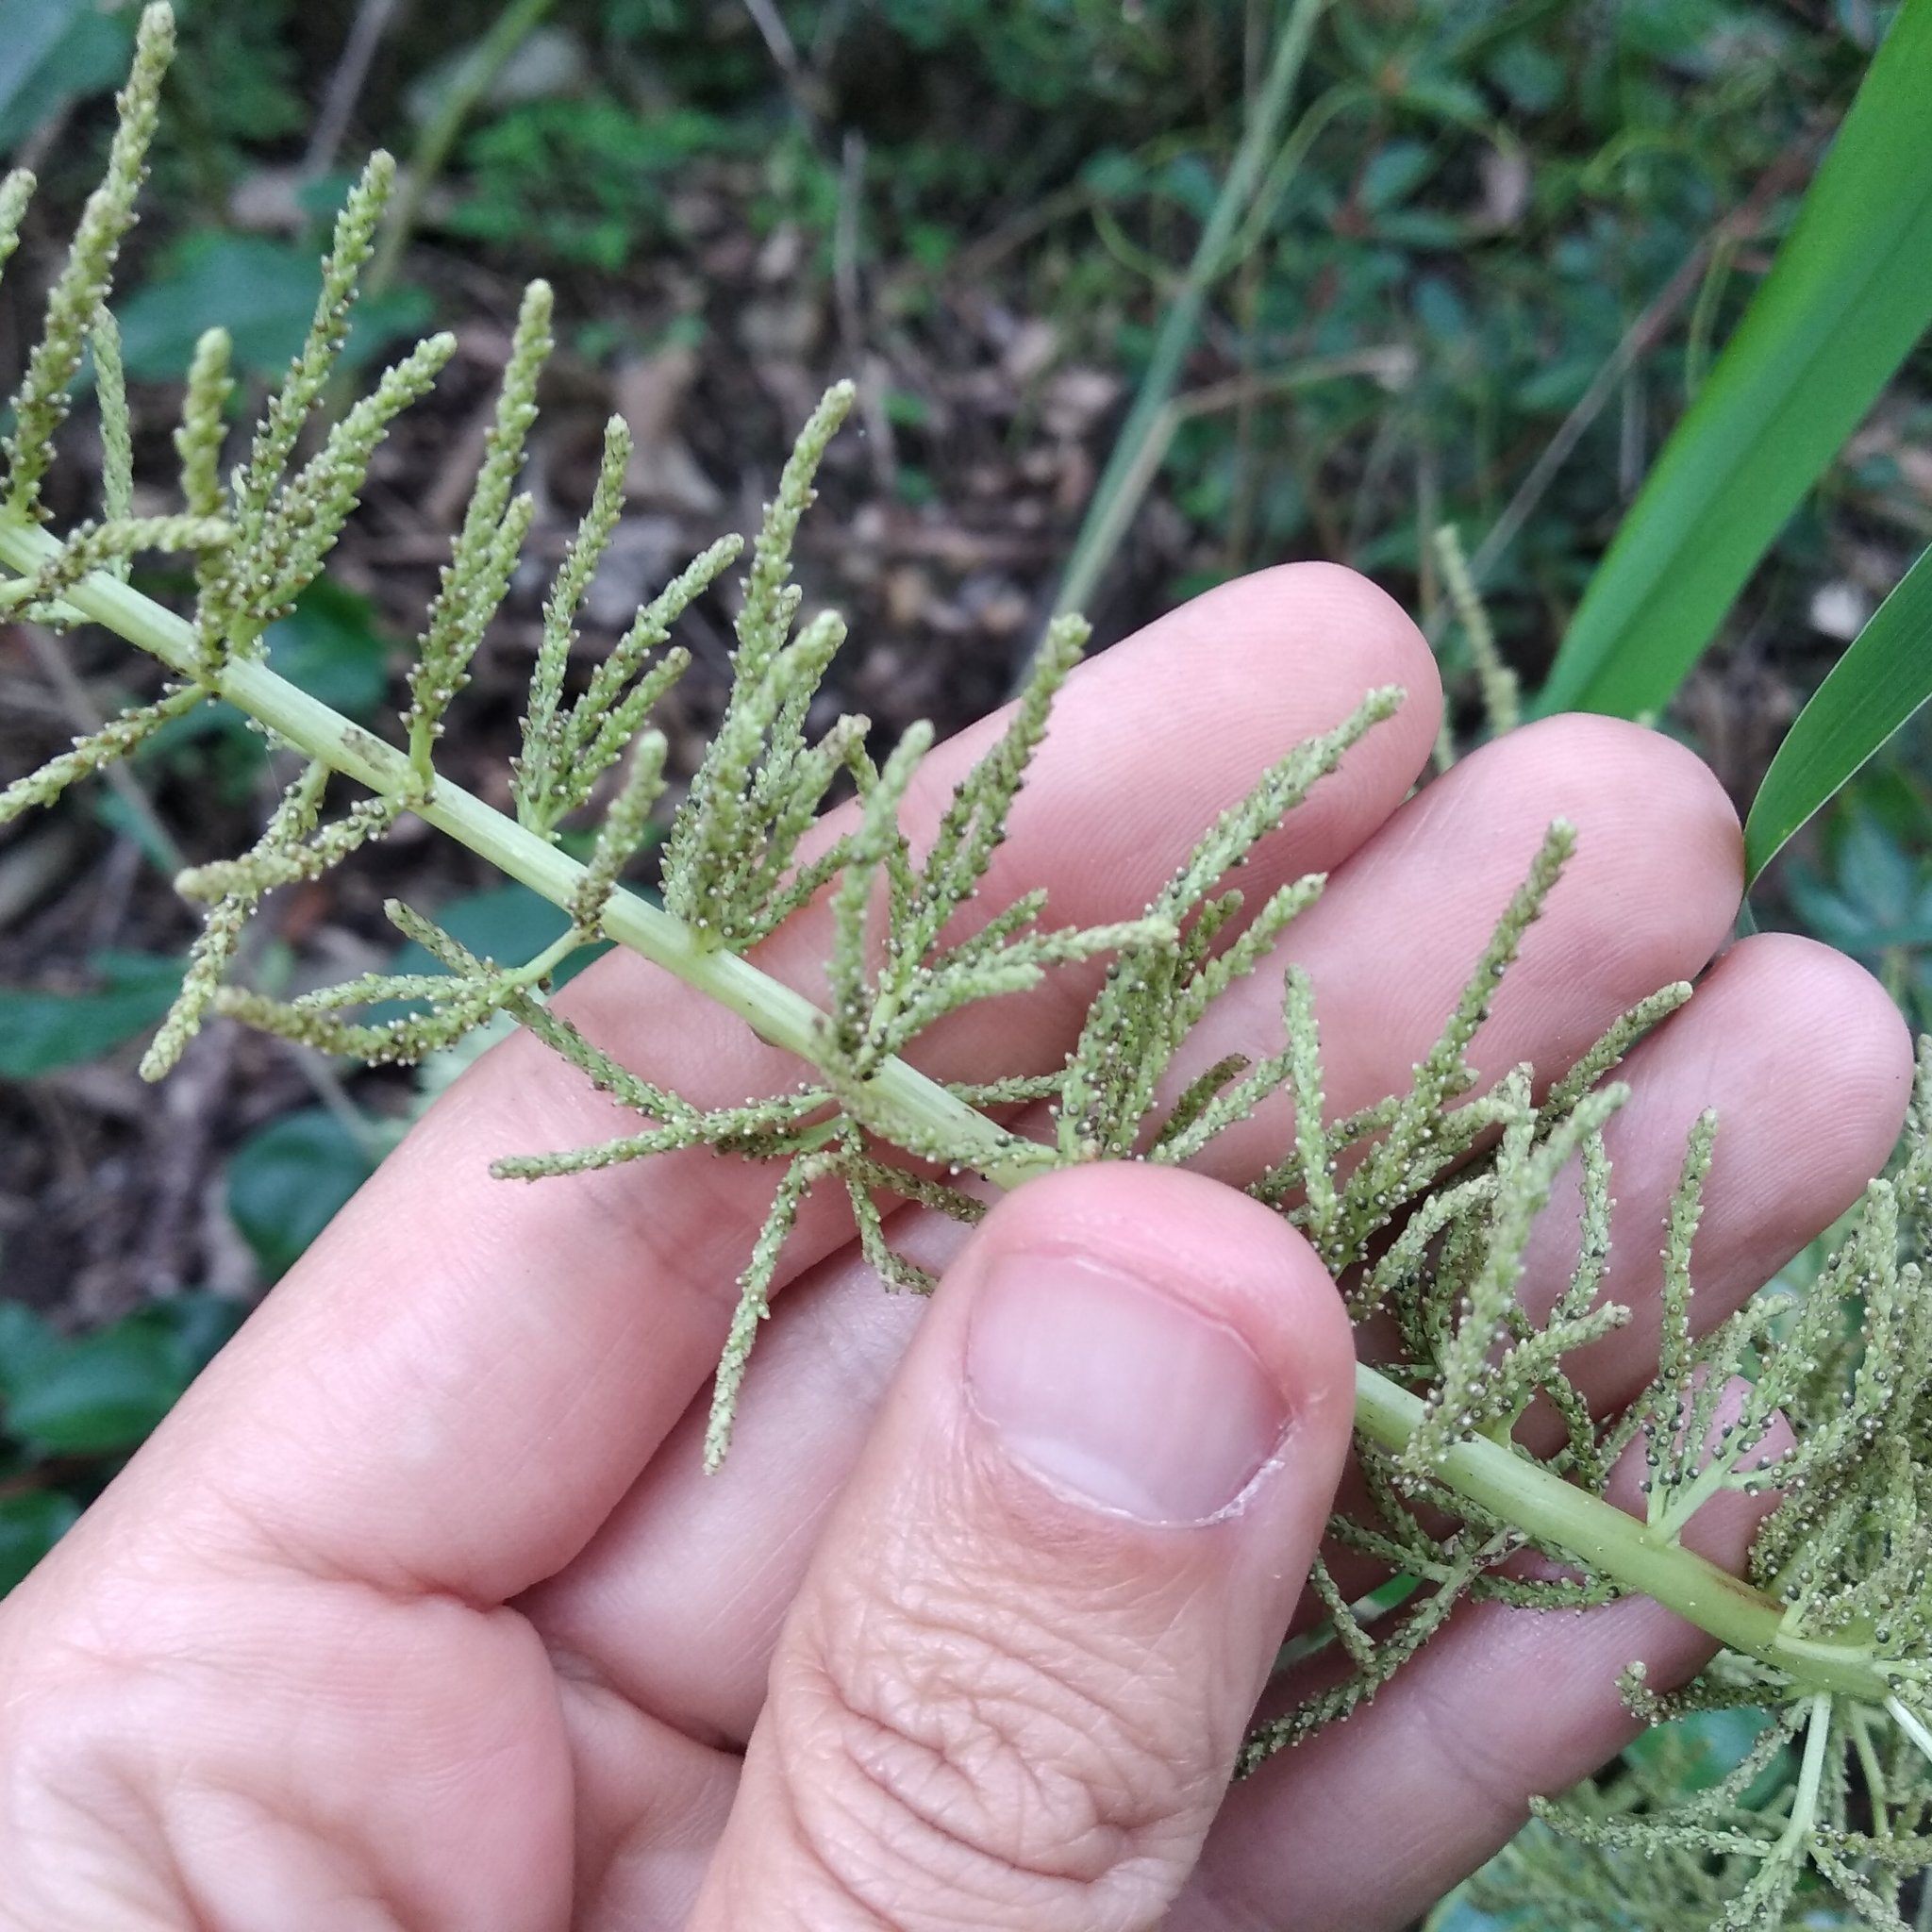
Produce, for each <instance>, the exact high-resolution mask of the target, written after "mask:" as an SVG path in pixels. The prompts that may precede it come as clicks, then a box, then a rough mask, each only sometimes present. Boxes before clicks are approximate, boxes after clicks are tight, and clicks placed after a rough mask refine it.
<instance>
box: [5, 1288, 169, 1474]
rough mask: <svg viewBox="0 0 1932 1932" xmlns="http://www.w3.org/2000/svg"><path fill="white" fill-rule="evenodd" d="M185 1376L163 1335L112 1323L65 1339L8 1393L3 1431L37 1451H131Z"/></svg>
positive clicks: (153, 1329)
mask: <svg viewBox="0 0 1932 1932" xmlns="http://www.w3.org/2000/svg"><path fill="white" fill-rule="evenodd" d="M188 1380H189V1377H188V1375H187V1374H184V1373H183V1365H182V1361H181V1357H180V1354H179V1351H178V1350H177V1349H176V1348H175V1346H174V1345H173V1343H172V1341H171V1339H170V1338H169V1337H168V1336H167V1335H166V1334H164V1333H162V1332H161V1331H160V1330H159V1329H158V1328H156V1327H153V1326H150V1325H146V1324H137V1323H135V1322H132V1321H127V1322H117V1323H116V1324H114V1325H113V1326H112V1327H110V1328H104V1329H102V1330H101V1331H100V1332H99V1333H98V1334H95V1335H89V1336H84V1337H83V1338H82V1339H81V1340H79V1341H71V1342H68V1343H66V1344H65V1345H64V1346H63V1347H62V1348H61V1349H60V1350H59V1352H58V1354H56V1355H55V1356H54V1357H52V1358H51V1359H50V1360H48V1361H46V1362H43V1363H42V1365H41V1367H40V1368H39V1369H38V1371H37V1372H36V1373H35V1374H33V1375H32V1376H30V1377H29V1378H28V1379H27V1380H26V1382H25V1384H24V1385H23V1386H21V1387H19V1388H17V1389H14V1390H11V1391H8V1399H7V1407H6V1414H5V1421H6V1425H7V1431H8V1434H9V1435H11V1436H14V1437H17V1438H18V1439H19V1440H20V1441H23V1442H25V1443H26V1444H27V1446H28V1447H29V1448H31V1449H32V1450H34V1451H35V1452H36V1453H37V1454H39V1455H42V1456H106V1455H110V1454H113V1453H114V1452H116V1451H120V1450H127V1449H133V1448H134V1447H136V1446H137V1445H138V1444H139V1443H140V1442H142V1441H143V1440H144V1439H145V1438H146V1436H147V1434H148V1432H149V1431H150V1430H151V1429H152V1428H153V1427H154V1425H155V1424H157V1423H158V1422H159V1421H160V1419H161V1418H162V1417H163V1416H164V1415H166V1414H167V1412H168V1411H169V1409H171V1408H172V1407H174V1406H175V1401H176V1400H177V1399H178V1398H179V1396H180V1394H181V1391H182V1390H184V1389H185V1388H186V1387H187V1386H188Z"/></svg>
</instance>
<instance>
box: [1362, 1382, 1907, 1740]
mask: <svg viewBox="0 0 1932 1932" xmlns="http://www.w3.org/2000/svg"><path fill="white" fill-rule="evenodd" d="M1423 1415H1424V1404H1423V1402H1422V1399H1421V1397H1419V1396H1416V1395H1412V1394H1411V1393H1410V1392H1409V1391H1407V1390H1406V1389H1402V1388H1398V1387H1397V1386H1396V1384H1394V1383H1393V1382H1391V1381H1390V1380H1389V1378H1388V1377H1387V1376H1386V1375H1382V1374H1377V1372H1376V1371H1375V1370H1374V1369H1372V1368H1370V1367H1368V1366H1367V1365H1366V1364H1365V1363H1357V1366H1356V1407H1355V1422H1356V1427H1357V1428H1358V1429H1359V1430H1360V1431H1361V1432H1362V1434H1363V1435H1365V1436H1366V1437H1368V1439H1369V1440H1370V1441H1372V1442H1374V1443H1375V1444H1376V1445H1377V1446H1378V1447H1380V1448H1383V1449H1386V1450H1388V1451H1390V1452H1391V1454H1394V1455H1400V1454H1401V1453H1402V1452H1403V1451H1404V1450H1406V1449H1407V1447H1408V1444H1409V1441H1410V1439H1411V1438H1412V1437H1413V1435H1414V1434H1415V1432H1416V1430H1417V1429H1418V1428H1420V1427H1421V1426H1422V1421H1423ZM1432 1474H1434V1475H1435V1476H1436V1478H1437V1479H1438V1480H1439V1481H1440V1482H1441V1483H1442V1484H1443V1486H1444V1487H1445V1488H1447V1489H1450V1490H1452V1491H1455V1492H1456V1494H1457V1495H1458V1496H1464V1497H1467V1498H1468V1500H1469V1501H1470V1502H1472V1503H1474V1504H1476V1505H1478V1506H1479V1507H1482V1508H1483V1509H1485V1510H1487V1511H1488V1512H1489V1513H1490V1514H1491V1515H1492V1516H1496V1517H1498V1518H1500V1519H1501V1520H1502V1521H1503V1522H1505V1523H1507V1524H1512V1525H1513V1526H1514V1527H1515V1528H1517V1529H1521V1530H1524V1531H1525V1532H1526V1533H1527V1534H1528V1535H1530V1536H1531V1537H1533V1538H1535V1539H1536V1540H1537V1541H1539V1542H1542V1543H1546V1544H1550V1545H1553V1546H1555V1547H1556V1548H1557V1549H1560V1550H1566V1551H1568V1552H1570V1553H1571V1554H1572V1555H1574V1556H1575V1557H1580V1558H1582V1559H1583V1561H1585V1562H1587V1563H1588V1564H1589V1565H1590V1566H1591V1569H1592V1570H1595V1571H1597V1572H1598V1573H1600V1574H1603V1575H1606V1576H1612V1577H1614V1578H1615V1579H1616V1580H1617V1581H1618V1582H1619V1583H1620V1584H1622V1585H1624V1587H1625V1588H1626V1589H1629V1590H1632V1591H1641V1593H1642V1594H1643V1595H1645V1596H1647V1597H1650V1598H1652V1599H1654V1600H1655V1601H1656V1602H1657V1603H1660V1604H1662V1605H1663V1606H1664V1607H1665V1608H1666V1609H1671V1610H1674V1611H1676V1613H1677V1614H1678V1615H1679V1616H1680V1617H1682V1618H1684V1619H1685V1620H1686V1621H1687V1622H1689V1623H1692V1624H1696V1625H1697V1626H1698V1627H1699V1629H1702V1630H1707V1631H1708V1632H1709V1633H1710V1635H1711V1636H1713V1637H1716V1638H1720V1639H1722V1640H1723V1641H1724V1642H1725V1643H1727V1644H1729V1645H1730V1646H1731V1648H1732V1649H1733V1650H1741V1651H1744V1652H1746V1653H1748V1654H1749V1655H1750V1656H1752V1657H1760V1658H1762V1659H1763V1660H1764V1661H1765V1662H1766V1663H1771V1664H1775V1665H1777V1666H1778V1668H1780V1669H1781V1670H1785V1671H1789V1672H1790V1674H1792V1676H1794V1677H1795V1678H1796V1679H1797V1680H1798V1681H1799V1682H1800V1683H1802V1684H1805V1685H1807V1686H1808V1687H1811V1688H1813V1689H1816V1690H1819V1691H1838V1692H1841V1693H1844V1694H1846V1695H1849V1696H1853V1697H1857V1698H1861V1699H1863V1700H1864V1701H1865V1702H1867V1703H1873V1704H1880V1703H1883V1702H1884V1700H1885V1698H1886V1697H1887V1696H1888V1695H1889V1694H1890V1679H1889V1678H1888V1676H1887V1675H1886V1673H1885V1671H1884V1668H1883V1666H1882V1665H1881V1664H1880V1663H1879V1662H1878V1661H1877V1660H1876V1659H1875V1658H1874V1657H1873V1656H1872V1655H1871V1653H1870V1652H1869V1651H1868V1650H1866V1649H1864V1648H1862V1647H1861V1646H1857V1645H1855V1644H1849V1643H1821V1642H1819V1641H1815V1640H1813V1639H1808V1638H1803V1637H1793V1636H1790V1635H1789V1634H1788V1633H1787V1632H1786V1629H1785V1613H1784V1606H1783V1605H1782V1604H1779V1603H1775V1602H1774V1601H1773V1600H1772V1599H1771V1598H1770V1597H1767V1596H1765V1595H1764V1594H1762V1593H1761V1592H1760V1591H1756V1590H1753V1589H1752V1588H1751V1586H1750V1585H1749V1584H1748V1583H1746V1582H1744V1581H1743V1579H1742V1578H1741V1577H1737V1576H1733V1575H1732V1574H1731V1573H1730V1572H1729V1571H1728V1570H1720V1569H1719V1568H1718V1566H1717V1565H1716V1564H1715V1563H1713V1562H1710V1561H1709V1560H1708V1559H1707V1558H1706V1557H1700V1556H1699V1555H1698V1554H1697V1553H1696V1551H1694V1550H1687V1549H1686V1548H1685V1547H1684V1546H1683V1544H1682V1543H1681V1542H1677V1541H1674V1540H1673V1539H1672V1538H1670V1537H1668V1536H1664V1535H1660V1534H1659V1533H1658V1532H1657V1530H1655V1529H1653V1528H1652V1527H1650V1526H1649V1525H1648V1524H1643V1523H1641V1522H1640V1521H1639V1520H1638V1519H1637V1518H1636V1517H1634V1516H1628V1515H1625V1514H1624V1511H1623V1510H1621V1509H1619V1508H1618V1507H1616V1505H1615V1504H1613V1503H1607V1502H1605V1501H1603V1499H1602V1498H1601V1497H1597V1496H1592V1495H1590V1494H1588V1493H1587V1492H1586V1491H1582V1490H1579V1489H1577V1488H1576V1486H1575V1485H1574V1483H1569V1482H1566V1481H1564V1479H1563V1478H1562V1477H1561V1476H1559V1475H1556V1474H1552V1473H1551V1472H1550V1471H1549V1470H1546V1469H1544V1468H1542V1467H1541V1465H1539V1464H1538V1463H1536V1462H1533V1461H1531V1460H1530V1459H1529V1458H1528V1457H1526V1456H1524V1455H1522V1454H1520V1453H1519V1452H1518V1451H1517V1450H1515V1449H1514V1448H1512V1447H1510V1446H1509V1445H1508V1444H1507V1443H1502V1442H1493V1441H1488V1440H1486V1439H1482V1438H1477V1439H1476V1440H1474V1441H1466V1442H1458V1443H1457V1444H1456V1445H1455V1446H1454V1447H1453V1448H1452V1449H1450V1450H1449V1451H1448V1453H1447V1454H1446V1455H1445V1456H1444V1457H1442V1459H1441V1462H1440V1463H1438V1464H1437V1465H1436V1466H1435V1468H1434V1470H1433V1472H1432Z"/></svg>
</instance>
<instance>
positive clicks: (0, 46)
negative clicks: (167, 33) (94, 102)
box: [0, 0, 134, 155]
mask: <svg viewBox="0 0 1932 1932" xmlns="http://www.w3.org/2000/svg"><path fill="white" fill-rule="evenodd" d="M133 43H134V32H133V9H132V8H117V9H116V10H115V11H113V12H104V11H103V10H102V9H101V8H99V7H97V6H95V5H93V4H92V0H0V155H4V154H8V153H10V152H11V151H12V150H13V149H14V148H16V147H18V146H19V145H20V143H21V142H23V141H24V140H25V138H26V137H27V136H28V135H29V134H31V133H32V132H33V131H34V130H35V129H36V128H37V127H39V126H41V125H43V124H44V123H45V122H46V121H47V120H48V119H49V118H50V117H51V116H52V115H55V114H58V112H59V111H60V109H61V108H64V107H65V106H66V105H67V104H68V102H70V101H73V100H75V99H78V98H80V97H82V96H84V95H87V94H93V93H104V92H107V90H108V89H109V88H111V87H114V86H116V85H117V84H118V83H119V82H120V80H121V78H122V76H123V75H125V73H126V71H127V53H128V49H129V48H130V47H131V46H132V45H133Z"/></svg>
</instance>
